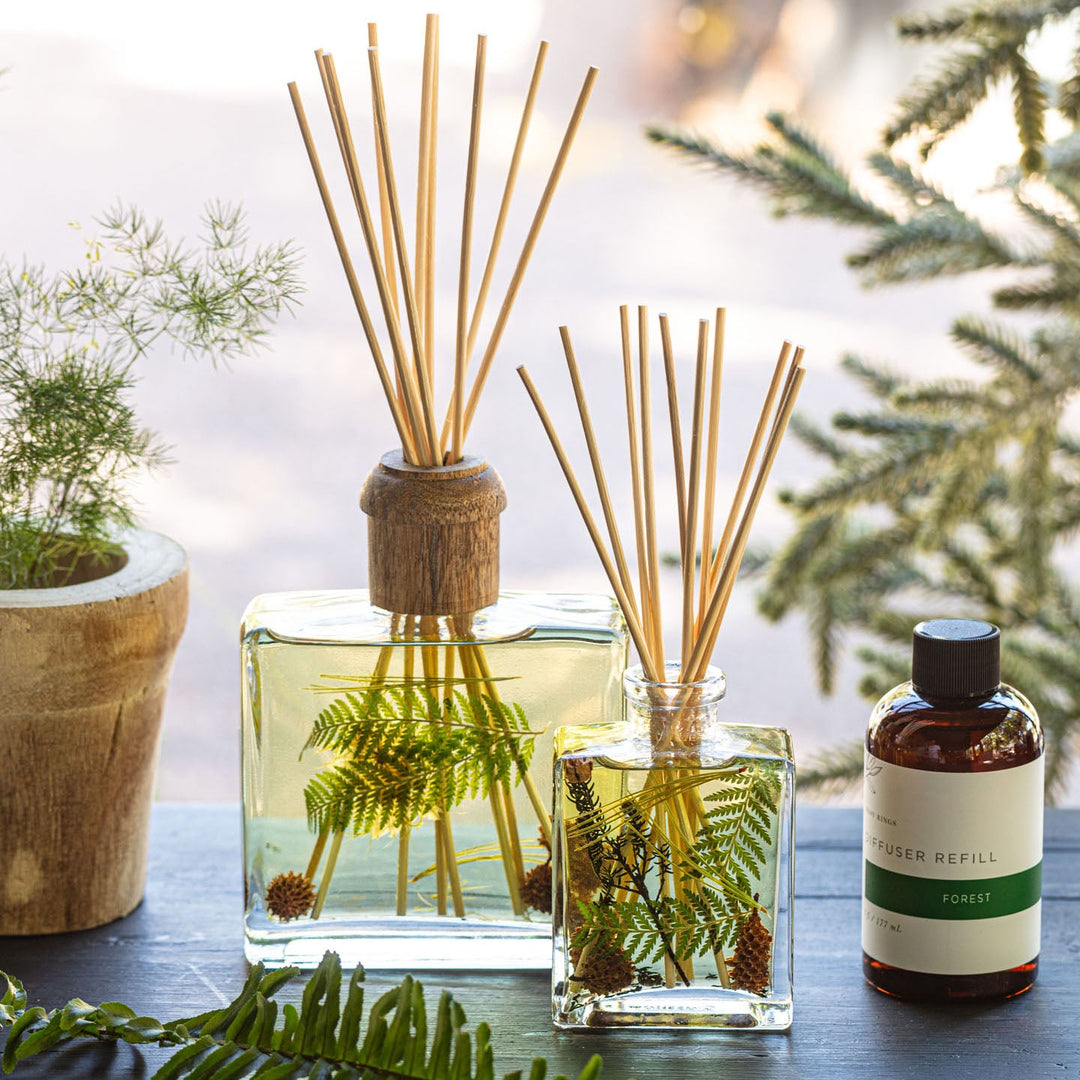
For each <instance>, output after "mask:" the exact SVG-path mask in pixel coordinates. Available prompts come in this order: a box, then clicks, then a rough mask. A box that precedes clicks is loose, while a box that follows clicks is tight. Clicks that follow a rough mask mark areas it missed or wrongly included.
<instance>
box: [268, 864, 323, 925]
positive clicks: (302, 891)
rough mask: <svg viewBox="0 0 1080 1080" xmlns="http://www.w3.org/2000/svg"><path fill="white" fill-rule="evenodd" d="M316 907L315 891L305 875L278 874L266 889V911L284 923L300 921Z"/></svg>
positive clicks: (290, 872)
mask: <svg viewBox="0 0 1080 1080" xmlns="http://www.w3.org/2000/svg"><path fill="white" fill-rule="evenodd" d="M314 906H315V889H314V887H313V886H312V884H311V881H310V880H309V879H308V878H307V877H305V876H304V875H303V874H294V873H293V872H292V871H291V870H290V871H289V872H288V873H287V874H278V876H277V877H276V878H274V879H273V880H272V881H271V882H270V884H269V885H268V886H267V889H266V910H267V911H269V912H270V914H271V915H276V916H277V917H278V918H279V919H281V921H282V922H288V921H289V920H290V919H299V918H300V916H301V915H306V914H307V913H308V912H309V911H310V910H311V909H312V908H313V907H314Z"/></svg>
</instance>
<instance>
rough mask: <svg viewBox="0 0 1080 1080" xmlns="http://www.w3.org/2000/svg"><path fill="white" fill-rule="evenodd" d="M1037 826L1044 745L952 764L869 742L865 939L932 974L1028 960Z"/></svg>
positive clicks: (873, 949)
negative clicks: (997, 762)
mask: <svg viewBox="0 0 1080 1080" xmlns="http://www.w3.org/2000/svg"><path fill="white" fill-rule="evenodd" d="M1042 826H1043V759H1042V757H1039V758H1037V759H1036V760H1035V761H1031V762H1028V763H1027V764H1026V765H1019V766H1017V767H1016V768H1013V769H999V770H996V771H994V772H981V773H954V772H929V771H927V770H923V769H909V768H905V767H904V766H901V765H892V764H890V763H888V762H885V761H882V760H881V759H880V758H877V757H874V756H873V755H872V754H867V755H866V772H865V777H864V782H863V930H862V946H863V950H864V951H865V952H866V954H867V955H868V956H870V957H871V958H872V959H874V960H878V961H880V962H882V963H884V964H890V965H892V966H893V967H898V968H904V969H906V970H907V971H920V972H926V973H929V974H935V975H981V974H986V973H988V972H993V971H1004V970H1007V969H1008V968H1013V967H1016V966H1018V965H1020V964H1025V963H1028V962H1029V961H1031V960H1034V959H1035V957H1036V956H1038V954H1039V933H1040V913H1041V904H1040V896H1041V882H1042Z"/></svg>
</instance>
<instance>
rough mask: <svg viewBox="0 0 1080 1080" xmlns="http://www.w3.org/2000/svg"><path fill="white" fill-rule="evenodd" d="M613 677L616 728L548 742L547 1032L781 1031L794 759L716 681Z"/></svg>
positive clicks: (716, 675) (670, 672)
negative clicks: (730, 708) (551, 818)
mask: <svg viewBox="0 0 1080 1080" xmlns="http://www.w3.org/2000/svg"><path fill="white" fill-rule="evenodd" d="M667 678H668V679H669V680H670V681H665V682H659V683H658V682H653V681H651V680H650V679H648V678H646V677H645V675H644V673H643V671H642V669H641V668H640V667H637V668H635V669H633V670H632V671H629V672H627V674H626V675H625V676H624V689H625V694H626V709H627V723H626V724H625V725H612V724H608V725H587V726H585V727H579V728H566V729H563V730H562V731H561V732H560V733H559V735H558V739H557V750H558V752H559V756H558V759H557V762H556V768H555V799H556V803H555V807H556V810H555V817H556V821H557V823H558V835H559V843H558V846H557V848H556V852H555V877H556V881H557V882H558V888H557V890H556V893H555V926H554V929H555V942H556V944H555V952H554V968H553V988H554V1002H555V1013H554V1015H555V1022H556V1024H558V1025H559V1026H560V1027H569V1028H574V1027H644V1026H657V1025H658V1026H668V1025H672V1024H680V1025H690V1026H694V1027H735V1028H742V1027H747V1028H764V1029H770V1028H771V1029H783V1028H786V1027H788V1026H790V1024H791V873H792V860H791V843H792V832H791V830H792V798H793V793H794V764H793V756H792V750H791V740H790V738H789V737H788V733H787V732H786V731H784V730H782V729H780V728H770V727H752V726H747V725H740V724H732V723H727V722H725V720H724V719H723V717H722V715H721V699H722V698H723V696H724V689H725V681H724V676H723V674H722V673H721V672H720V671H718V670H716V669H715V668H709V669H708V670H707V671H706V673H705V677H704V678H703V679H702V680H700V681H699V682H696V683H683V682H680V681H679V665H678V664H671V665H668V669H667Z"/></svg>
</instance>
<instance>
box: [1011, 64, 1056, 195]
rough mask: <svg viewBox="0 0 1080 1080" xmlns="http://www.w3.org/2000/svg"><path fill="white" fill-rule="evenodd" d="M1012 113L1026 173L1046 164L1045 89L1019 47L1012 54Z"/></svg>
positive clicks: (1021, 160)
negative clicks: (1044, 153)
mask: <svg viewBox="0 0 1080 1080" xmlns="http://www.w3.org/2000/svg"><path fill="white" fill-rule="evenodd" d="M1012 72H1013V116H1014V117H1015V119H1016V133H1017V135H1019V137H1020V145H1021V146H1022V147H1023V152H1022V153H1021V155H1020V168H1021V170H1022V171H1023V172H1024V173H1025V174H1031V173H1035V172H1039V171H1040V170H1041V169H1042V167H1043V156H1042V148H1043V145H1044V143H1045V142H1046V108H1047V99H1046V93H1045V92H1044V90H1043V88H1042V86H1041V85H1040V83H1039V76H1038V74H1037V73H1036V72H1035V69H1034V68H1033V67H1032V66H1031V64H1029V63H1028V61H1027V58H1026V57H1025V56H1024V54H1023V52H1022V51H1021V50H1020V49H1017V50H1016V51H1015V52H1014V53H1013V55H1012Z"/></svg>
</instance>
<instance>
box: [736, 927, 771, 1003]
mask: <svg viewBox="0 0 1080 1080" xmlns="http://www.w3.org/2000/svg"><path fill="white" fill-rule="evenodd" d="M771 967H772V934H770V933H769V931H768V930H767V929H766V928H765V925H764V923H762V921H761V915H760V914H759V913H758V912H757V911H754V912H753V914H751V916H750V918H748V919H747V920H746V922H745V923H743V927H742V929H741V930H740V931H739V937H738V940H737V941H736V942H735V955H734V956H733V957H732V959H731V985H732V986H733V987H735V989H736V990H749V991H750V993H752V994H764V993H767V992H768V989H769V973H770V969H771Z"/></svg>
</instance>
